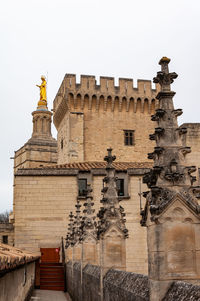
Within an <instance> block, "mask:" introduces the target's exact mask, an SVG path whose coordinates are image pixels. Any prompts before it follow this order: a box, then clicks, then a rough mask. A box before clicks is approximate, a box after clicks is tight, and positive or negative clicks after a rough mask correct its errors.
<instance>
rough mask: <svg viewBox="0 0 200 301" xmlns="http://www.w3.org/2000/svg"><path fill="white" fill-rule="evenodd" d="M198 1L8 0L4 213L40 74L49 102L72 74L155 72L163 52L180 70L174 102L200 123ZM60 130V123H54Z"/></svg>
mask: <svg viewBox="0 0 200 301" xmlns="http://www.w3.org/2000/svg"><path fill="white" fill-rule="evenodd" d="M199 31H200V1H199V0H192V1H189V0H187V1H186V0H168V1H161V0H151V1H149V0H139V1H136V0H123V1H122V0H71V1H69V0H54V1H53V0H43V1H41V0H28V1H27V0H17V1H16V0H6V1H2V3H1V10H0V33H1V35H0V36H1V48H0V49H1V50H0V53H1V55H0V72H1V91H0V92H1V111H0V114H1V118H0V125H1V132H0V133H1V139H0V142H1V148H0V151H1V156H0V158H1V164H0V167H1V170H0V212H2V211H4V210H6V209H8V210H9V209H12V201H13V200H12V199H13V191H12V189H13V187H12V184H13V170H12V168H13V160H11V159H10V157H13V155H14V151H15V150H17V149H18V148H20V147H21V146H22V145H23V144H24V143H25V142H26V141H27V140H28V139H29V138H30V137H31V133H32V116H31V112H32V111H33V110H34V109H35V108H36V106H37V101H38V100H39V89H38V88H37V87H36V86H35V85H36V84H40V76H41V74H44V75H47V74H48V106H49V109H51V108H52V103H53V99H54V97H55V95H56V92H57V90H58V88H59V85H60V83H61V81H62V79H63V77H64V75H65V73H75V74H77V78H78V80H79V77H80V74H91V75H96V77H97V79H98V80H99V76H101V75H102V76H114V77H115V78H116V84H117V82H118V81H117V78H119V77H128V78H130V77H131V78H133V79H134V81H135V85H136V81H137V79H152V78H153V77H154V76H155V75H156V72H157V71H158V70H159V69H160V66H159V65H158V61H159V59H160V58H161V57H162V56H168V57H170V58H171V64H170V70H171V71H175V72H177V73H178V75H179V77H178V79H177V80H176V81H175V84H174V85H173V89H174V90H175V91H176V92H177V95H176V96H175V98H174V101H175V107H176V108H182V109H183V110H184V114H183V116H182V117H181V119H180V120H179V121H180V123H183V122H200V117H199V113H200V110H199V109H200V97H199V87H200V85H199V82H200V75H199V69H200V32H199ZM53 133H54V137H55V136H56V131H55V129H54V130H53Z"/></svg>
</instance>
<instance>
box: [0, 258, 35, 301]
mask: <svg viewBox="0 0 200 301" xmlns="http://www.w3.org/2000/svg"><path fill="white" fill-rule="evenodd" d="M34 279H35V262H31V263H29V264H27V265H24V266H22V267H20V268H18V269H15V270H13V271H8V272H7V273H6V274H5V275H4V276H2V277H0V301H22V300H24V301H25V300H28V297H30V292H31V291H32V289H33V288H34Z"/></svg>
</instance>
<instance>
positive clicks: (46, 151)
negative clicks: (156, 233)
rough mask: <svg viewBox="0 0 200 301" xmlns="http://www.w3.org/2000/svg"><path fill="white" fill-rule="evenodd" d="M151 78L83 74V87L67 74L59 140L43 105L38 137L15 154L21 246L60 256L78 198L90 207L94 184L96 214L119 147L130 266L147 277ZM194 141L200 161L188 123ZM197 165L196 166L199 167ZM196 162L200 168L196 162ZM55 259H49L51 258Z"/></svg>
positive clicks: (57, 112) (37, 117)
mask: <svg viewBox="0 0 200 301" xmlns="http://www.w3.org/2000/svg"><path fill="white" fill-rule="evenodd" d="M158 92H159V85H157V86H156V89H152V87H151V81H146V80H138V83H137V88H134V87H133V80H132V79H119V86H115V85H114V78H110V77H101V78H100V85H97V84H96V80H95V77H94V76H85V75H84V76H81V82H80V83H76V77H75V75H72V74H67V75H65V77H64V79H63V82H62V84H61V86H60V88H59V91H58V93H57V95H56V97H55V100H54V104H53V121H54V125H55V127H56V129H57V132H58V135H57V142H56V140H55V139H53V138H52V136H51V130H50V129H51V115H52V113H51V112H50V111H48V108H47V106H40V105H39V106H38V108H37V110H36V111H34V112H33V113H32V115H33V134H32V138H31V139H30V140H29V141H28V142H27V143H26V144H25V145H24V146H23V147H22V148H20V149H19V150H18V151H16V152H15V159H14V167H15V176H14V202H13V211H14V237H15V246H16V247H19V248H24V249H27V250H31V251H36V252H40V251H41V252H42V254H44V256H45V252H46V253H47V256H55V257H56V252H57V251H58V250H59V247H60V243H61V237H62V236H63V237H65V236H66V232H67V227H68V226H67V225H68V222H69V221H68V217H69V214H70V212H71V211H74V205H75V204H76V201H77V199H78V200H79V201H80V203H81V204H82V205H83V203H84V201H85V198H86V194H85V191H86V187H87V184H90V185H91V188H92V190H93V194H92V196H93V201H94V208H95V211H96V212H98V211H99V208H100V199H101V190H102V187H103V184H102V182H103V178H104V177H105V175H106V171H105V168H106V164H105V162H103V158H104V156H105V154H106V149H107V148H108V147H110V146H111V147H112V148H113V153H114V154H115V155H116V161H115V162H114V163H113V166H114V168H115V169H116V175H117V177H118V180H117V185H118V195H119V198H120V199H122V201H121V204H122V206H123V207H124V209H125V212H126V226H127V229H128V231H129V239H127V241H126V269H127V271H133V272H136V273H143V274H147V239H146V228H143V227H140V212H141V209H142V208H143V206H144V205H143V203H144V200H142V192H143V191H145V190H146V185H145V184H143V183H142V177H143V175H144V174H145V173H146V172H148V171H149V169H150V168H151V167H152V160H151V159H150V157H149V159H148V158H147V153H151V152H152V151H153V148H154V144H155V143H154V140H153V139H154V138H153V137H152V139H151V140H149V134H150V133H152V132H153V131H154V123H153V122H152V120H151V115H152V114H154V113H155V109H157V108H159V101H158V100H156V98H155V97H156V95H157V93H158ZM186 126H187V127H188V128H189V135H188V136H186V139H188V141H187V143H188V144H189V145H191V146H192V148H194V150H195V154H196V155H195V156H194V155H192V156H191V158H190V159H188V160H191V162H193V161H195V160H196V159H195V157H196V156H197V155H198V156H199V151H198V147H196V144H197V142H199V135H198V131H199V124H197V125H196V124H194V125H193V124H187V125H186ZM192 164H193V163H191V165H192ZM195 165H198V163H197V162H195ZM50 253H51V255H48V254H50Z"/></svg>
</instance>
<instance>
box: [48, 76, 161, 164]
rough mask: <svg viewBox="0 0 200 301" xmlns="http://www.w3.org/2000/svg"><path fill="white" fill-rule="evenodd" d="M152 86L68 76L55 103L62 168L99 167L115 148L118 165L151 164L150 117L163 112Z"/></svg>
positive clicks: (59, 160)
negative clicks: (81, 164) (84, 164)
mask: <svg viewBox="0 0 200 301" xmlns="http://www.w3.org/2000/svg"><path fill="white" fill-rule="evenodd" d="M158 91H159V85H156V89H153V88H152V85H151V81H149V80H138V82H137V87H134V86H133V79H126V78H120V79H119V85H118V86H116V85H115V81H114V78H113V77H100V84H99V85H97V80H96V78H95V77H94V76H89V75H81V80H80V83H77V82H76V76H75V75H74V74H66V75H65V77H64V79H63V82H62V84H61V86H60V88H59V91H58V93H57V95H56V97H55V99H54V109H53V111H54V116H53V120H54V124H55V126H56V129H57V131H58V139H57V140H58V163H59V164H63V163H72V162H83V161H101V160H102V158H103V156H104V153H103V150H104V149H105V148H107V147H108V145H111V144H112V145H113V148H114V149H115V152H116V156H117V159H118V160H119V161H125V162H130V161H139V162H143V161H148V159H147V158H146V155H145V154H146V153H147V151H148V150H149V149H150V150H151V149H153V145H154V142H153V141H149V140H148V135H149V132H151V130H153V122H152V121H151V114H153V113H154V112H155V109H156V108H158V107H159V100H158V99H156V98H155V97H156V94H157V93H158Z"/></svg>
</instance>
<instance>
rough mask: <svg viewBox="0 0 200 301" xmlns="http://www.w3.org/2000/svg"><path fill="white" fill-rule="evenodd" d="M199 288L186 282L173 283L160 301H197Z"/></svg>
mask: <svg viewBox="0 0 200 301" xmlns="http://www.w3.org/2000/svg"><path fill="white" fill-rule="evenodd" d="M199 300H200V286H197V285H192V284H189V283H186V282H182V281H177V282H174V283H173V284H172V285H171V286H170V288H169V290H168V292H167V294H166V296H165V297H164V298H163V300H162V301H199Z"/></svg>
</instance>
